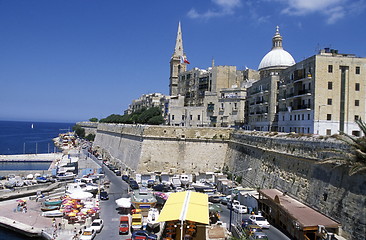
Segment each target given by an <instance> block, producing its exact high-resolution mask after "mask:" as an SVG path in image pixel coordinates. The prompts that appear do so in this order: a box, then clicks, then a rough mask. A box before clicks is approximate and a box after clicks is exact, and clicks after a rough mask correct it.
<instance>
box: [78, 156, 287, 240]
mask: <svg viewBox="0 0 366 240" xmlns="http://www.w3.org/2000/svg"><path fill="white" fill-rule="evenodd" d="M83 154H86V155H87V154H88V153H87V152H86V151H83ZM89 159H92V160H93V161H94V162H96V163H97V164H98V165H99V166H101V167H102V169H103V172H104V174H105V177H106V178H107V179H108V180H109V181H110V186H109V188H108V189H107V192H108V194H109V200H105V201H101V205H100V206H101V214H100V217H101V218H102V219H103V221H104V228H103V230H102V231H101V232H100V233H98V234H97V235H96V237H95V239H96V240H103V239H117V238H118V239H128V238H130V236H131V235H130V234H128V235H119V233H118V226H119V217H120V216H121V214H119V213H118V209H117V205H116V203H115V200H117V199H119V198H121V197H129V195H128V185H127V183H125V182H124V181H123V180H122V178H121V177H120V176H116V175H115V174H114V173H113V172H112V171H111V170H109V169H108V168H107V167H105V166H104V165H103V164H102V161H100V160H97V158H96V157H94V156H93V155H91V154H90V158H89ZM219 205H220V206H221V209H222V211H221V212H220V216H221V218H220V220H221V221H222V222H223V223H226V226H227V228H229V223H230V210H229V209H228V208H227V206H226V205H223V204H219ZM248 217H249V214H238V213H235V212H234V211H233V212H232V219H231V221H232V224H238V225H239V226H240V224H241V219H242V218H248ZM263 231H264V232H265V233H266V234H267V235H268V237H269V239H271V240H290V238H288V237H287V236H286V235H284V234H283V233H282V232H281V231H279V230H278V229H277V228H275V227H273V226H271V227H270V228H269V229H264V230H263Z"/></svg>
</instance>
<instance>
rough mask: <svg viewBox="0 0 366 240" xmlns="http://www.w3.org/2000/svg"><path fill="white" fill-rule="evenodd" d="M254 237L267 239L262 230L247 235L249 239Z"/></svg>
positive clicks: (253, 239)
mask: <svg viewBox="0 0 366 240" xmlns="http://www.w3.org/2000/svg"><path fill="white" fill-rule="evenodd" d="M256 239H261V240H268V236H267V234H265V233H264V232H255V233H253V234H252V235H251V236H250V237H249V240H256Z"/></svg>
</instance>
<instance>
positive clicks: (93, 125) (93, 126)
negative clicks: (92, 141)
mask: <svg viewBox="0 0 366 240" xmlns="http://www.w3.org/2000/svg"><path fill="white" fill-rule="evenodd" d="M78 125H79V126H81V127H83V128H84V129H85V136H87V135H89V134H94V135H95V134H96V133H97V128H98V123H97V122H78Z"/></svg>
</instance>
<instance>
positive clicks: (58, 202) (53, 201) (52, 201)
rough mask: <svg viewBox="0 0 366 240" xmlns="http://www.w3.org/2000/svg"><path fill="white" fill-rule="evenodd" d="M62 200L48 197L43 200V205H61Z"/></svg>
mask: <svg viewBox="0 0 366 240" xmlns="http://www.w3.org/2000/svg"><path fill="white" fill-rule="evenodd" d="M61 203H62V200H61V199H59V198H54V199H48V200H46V201H44V205H46V206H59V205H61Z"/></svg>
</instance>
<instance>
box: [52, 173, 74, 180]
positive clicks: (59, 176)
mask: <svg viewBox="0 0 366 240" xmlns="http://www.w3.org/2000/svg"><path fill="white" fill-rule="evenodd" d="M75 177H76V174H74V173H72V172H59V173H58V174H57V175H56V178H57V180H59V181H66V180H73V179H74V178H75Z"/></svg>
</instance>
